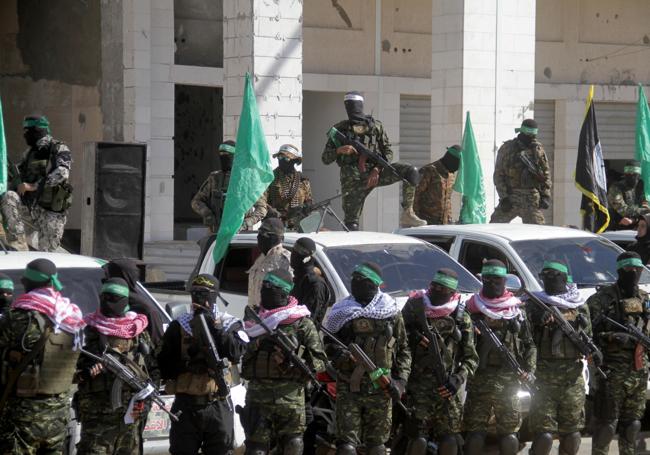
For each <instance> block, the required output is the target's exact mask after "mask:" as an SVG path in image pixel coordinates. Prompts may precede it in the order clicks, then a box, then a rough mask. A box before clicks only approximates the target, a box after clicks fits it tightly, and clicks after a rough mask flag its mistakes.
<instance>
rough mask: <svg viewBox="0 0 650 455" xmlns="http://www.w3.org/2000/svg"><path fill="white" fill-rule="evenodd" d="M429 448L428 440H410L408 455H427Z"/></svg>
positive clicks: (407, 448)
mask: <svg viewBox="0 0 650 455" xmlns="http://www.w3.org/2000/svg"><path fill="white" fill-rule="evenodd" d="M427 446H428V443H427V440H426V439H424V438H414V439H409V443H408V446H407V447H406V455H426V453H427Z"/></svg>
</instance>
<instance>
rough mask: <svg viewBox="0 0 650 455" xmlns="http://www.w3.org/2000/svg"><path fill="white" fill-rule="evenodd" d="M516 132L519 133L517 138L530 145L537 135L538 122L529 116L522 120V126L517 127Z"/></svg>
mask: <svg viewBox="0 0 650 455" xmlns="http://www.w3.org/2000/svg"><path fill="white" fill-rule="evenodd" d="M515 132H516V133H519V134H518V135H517V139H519V141H520V142H521V143H522V144H524V145H525V146H529V145H530V144H531V143H532V142H533V140H534V139H535V138H536V137H537V132H538V128H537V122H536V121H535V120H533V119H531V118H528V119H526V120H524V121H523V122H521V127H519V128H515Z"/></svg>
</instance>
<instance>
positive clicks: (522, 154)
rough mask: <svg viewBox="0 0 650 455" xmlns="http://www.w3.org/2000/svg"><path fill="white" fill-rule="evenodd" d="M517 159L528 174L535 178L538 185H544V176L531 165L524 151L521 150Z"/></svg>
mask: <svg viewBox="0 0 650 455" xmlns="http://www.w3.org/2000/svg"><path fill="white" fill-rule="evenodd" d="M519 159H520V160H521V162H522V163H523V164H524V166H526V169H528V172H530V173H531V174H532V176H533V177H535V180H537V181H538V182H539V183H544V182H545V181H546V176H545V175H544V173H543V172H542V171H540V170H539V168H538V167H537V166H536V165H535V163H533V162H532V161H531V160H530V158H529V157H528V155H526V151H525V150H521V151H520V152H519Z"/></svg>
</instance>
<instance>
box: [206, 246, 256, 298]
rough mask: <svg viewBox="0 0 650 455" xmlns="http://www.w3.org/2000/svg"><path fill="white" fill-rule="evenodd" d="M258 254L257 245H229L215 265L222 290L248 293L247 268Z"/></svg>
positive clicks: (215, 272)
mask: <svg viewBox="0 0 650 455" xmlns="http://www.w3.org/2000/svg"><path fill="white" fill-rule="evenodd" d="M259 255H260V250H259V248H258V247H257V245H231V246H230V247H229V248H228V251H227V252H226V256H225V257H224V259H223V261H221V262H220V263H219V264H217V266H216V267H215V271H214V276H216V277H217V278H218V279H219V282H220V289H221V290H222V291H227V292H232V293H235V294H244V295H246V294H247V293H248V273H247V272H248V269H250V268H251V267H252V265H253V263H254V262H255V259H257V257H258V256H259Z"/></svg>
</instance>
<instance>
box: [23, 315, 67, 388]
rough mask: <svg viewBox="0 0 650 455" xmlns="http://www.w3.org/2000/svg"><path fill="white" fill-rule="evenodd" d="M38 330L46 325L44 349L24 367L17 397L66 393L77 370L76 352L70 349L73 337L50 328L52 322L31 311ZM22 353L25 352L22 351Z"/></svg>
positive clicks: (43, 328) (44, 328)
mask: <svg viewBox="0 0 650 455" xmlns="http://www.w3.org/2000/svg"><path fill="white" fill-rule="evenodd" d="M34 316H35V319H36V322H37V323H38V325H39V328H40V329H41V333H42V332H43V331H44V330H46V329H47V328H48V327H49V328H50V329H48V330H50V333H49V335H48V337H47V340H46V341H45V346H44V347H43V352H42V353H41V354H40V355H37V356H36V359H35V360H34V361H33V362H32V363H31V364H30V365H28V366H27V368H26V369H25V371H23V373H22V374H21V375H20V376H19V377H18V380H17V381H16V396H18V397H34V396H37V395H58V394H60V393H64V392H67V391H68V390H70V388H71V386H72V379H73V376H74V373H75V371H76V369H77V359H78V358H79V351H78V350H77V351H73V350H72V348H73V345H74V336H73V335H71V334H69V333H67V332H64V331H60V332H59V333H54V331H53V330H51V327H52V323H51V322H50V321H49V320H46V317H45V316H43V315H41V314H40V313H36V312H34ZM23 355H24V354H23Z"/></svg>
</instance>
